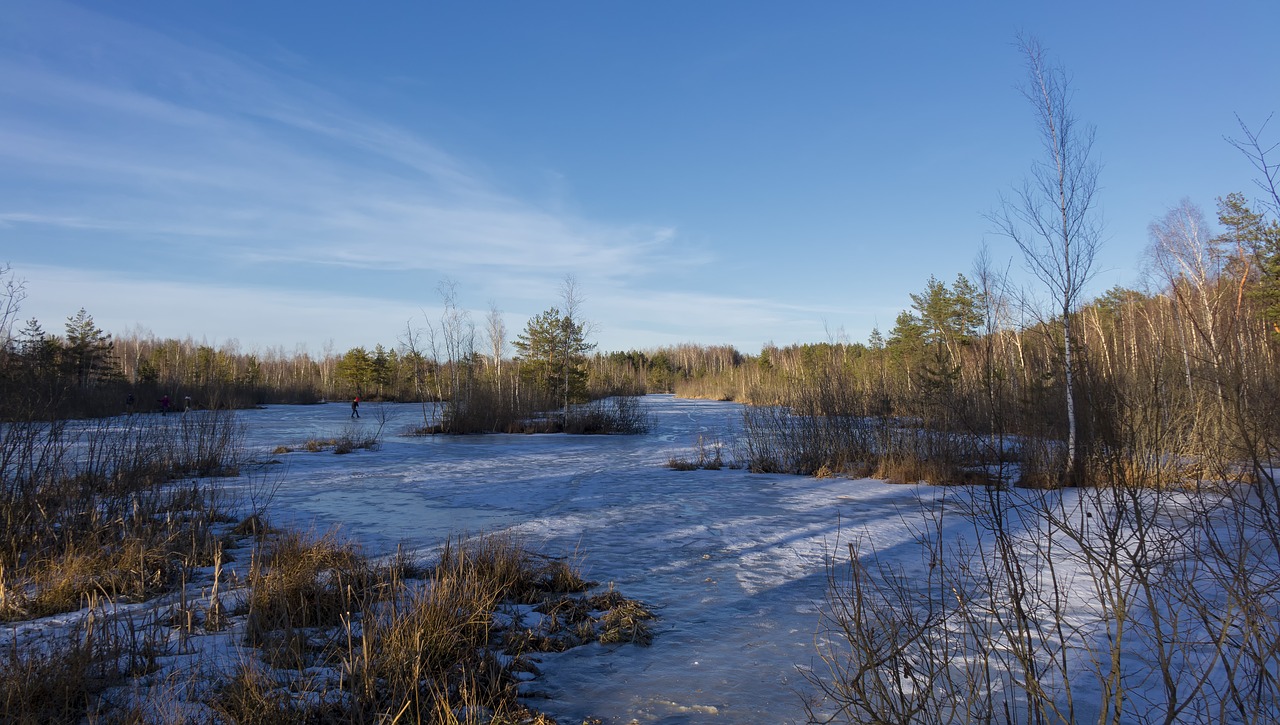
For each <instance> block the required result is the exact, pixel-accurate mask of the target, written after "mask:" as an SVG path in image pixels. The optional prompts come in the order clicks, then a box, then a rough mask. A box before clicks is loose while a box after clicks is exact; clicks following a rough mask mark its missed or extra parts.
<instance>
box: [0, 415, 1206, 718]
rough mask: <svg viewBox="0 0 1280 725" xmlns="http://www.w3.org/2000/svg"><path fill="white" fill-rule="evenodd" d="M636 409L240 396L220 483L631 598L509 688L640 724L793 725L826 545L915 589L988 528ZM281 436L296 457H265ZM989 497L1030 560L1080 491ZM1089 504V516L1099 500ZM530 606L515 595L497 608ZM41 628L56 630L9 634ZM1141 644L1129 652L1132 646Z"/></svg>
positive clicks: (386, 549)
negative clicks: (231, 472)
mask: <svg viewBox="0 0 1280 725" xmlns="http://www.w3.org/2000/svg"><path fill="white" fill-rule="evenodd" d="M642 404H643V406H644V408H645V410H646V411H647V412H648V414H649V415H650V416H651V418H652V421H653V427H652V430H651V432H650V433H648V434H646V435H641V436H564V435H485V436H461V437H457V436H426V437H417V436H408V435H402V434H401V433H402V432H403V431H405V430H407V429H408V428H409V427H411V426H412V425H414V424H415V423H420V422H421V419H422V410H421V408H420V407H419V406H417V405H390V404H388V405H378V404H366V405H363V406H362V413H363V414H364V416H365V417H364V418H363V419H361V420H360V421H358V422H353V421H351V420H350V418H349V414H350V408H349V406H348V405H347V404H345V403H333V404H324V405H316V406H280V407H271V408H265V409H258V410H251V411H244V412H242V413H240V416H241V420H242V421H243V423H244V424H245V430H246V433H245V435H246V444H247V445H248V446H249V448H250V452H249V453H250V456H249V457H250V458H252V459H255V460H258V461H272V463H270V464H267V465H261V466H246V467H245V469H244V470H245V471H246V473H245V475H244V476H243V477H242V478H239V479H234V480H231V481H230V483H229V484H227V485H228V486H229V488H230V489H231V493H232V494H233V495H238V496H239V497H240V498H241V499H242V500H245V501H248V500H253V501H254V503H255V504H256V505H262V504H267V505H268V517H269V518H270V519H271V521H272V522H273V523H274V524H277V525H280V524H284V525H293V526H296V527H301V528H303V529H313V530H315V531H318V532H324V531H327V530H329V529H331V528H334V527H337V528H340V530H341V532H342V533H343V534H344V535H345V536H347V537H350V538H354V539H356V540H358V541H360V542H361V543H362V544H363V545H364V547H365V549H366V552H367V553H370V554H374V555H379V554H391V553H394V552H395V551H396V550H397V547H399V546H402V545H403V546H404V547H406V548H407V549H410V550H418V551H420V552H421V553H423V554H429V553H430V551H431V550H432V549H433V548H434V547H436V546H437V545H439V544H440V543H441V542H443V541H444V540H445V539H446V537H448V536H450V535H451V534H459V533H466V534H474V533H480V532H491V531H511V532H515V533H517V534H519V535H521V536H523V537H524V538H525V539H526V540H527V541H528V542H529V543H531V544H532V545H534V546H535V547H536V548H538V549H539V550H541V551H543V552H544V553H547V554H550V555H555V556H564V557H567V558H569V559H571V560H574V561H575V562H577V563H578V564H579V565H580V566H581V567H582V569H583V573H584V575H585V576H586V577H587V578H589V579H593V580H596V581H598V582H600V583H601V585H602V586H606V585H609V584H612V585H613V586H616V588H617V589H618V590H620V591H621V592H622V593H623V594H624V595H626V596H628V597H632V598H636V599H639V600H641V601H642V602H644V603H645V604H646V605H647V606H649V607H650V608H651V609H652V610H653V611H654V612H655V613H656V614H657V615H658V617H659V619H658V620H657V622H656V623H655V627H654V634H655V637H654V639H653V643H652V645H651V646H650V647H638V646H635V645H600V644H592V645H587V646H584V647H579V648H576V649H572V650H569V651H567V652H563V653H555V654H543V655H539V656H538V658H537V667H538V670H539V671H540V674H539V675H538V676H536V677H533V678H531V679H528V680H527V681H525V682H522V684H521V691H522V692H523V693H525V694H526V695H528V696H529V697H530V700H529V703H530V705H531V706H532V707H534V708H536V709H538V710H541V711H543V712H546V713H547V714H548V715H550V716H552V717H554V718H556V719H558V720H559V721H560V722H562V723H566V724H572V723H577V722H581V721H582V719H583V718H585V717H588V716H591V717H599V718H601V719H603V720H604V722H606V723H633V722H634V723H640V724H642V725H644V724H648V723H702V722H734V723H738V722H752V723H795V722H804V721H805V711H804V707H803V701H804V699H805V698H806V697H811V696H813V695H815V694H816V693H815V691H814V687H813V685H811V684H810V682H809V681H808V680H806V679H805V676H804V675H805V672H806V671H807V670H808V669H809V668H813V669H814V670H816V671H818V672H823V671H825V665H824V664H823V663H822V662H821V661H820V660H819V659H818V648H817V645H818V644H820V643H822V642H823V641H824V637H823V628H822V627H823V625H822V622H821V613H822V610H823V607H824V597H825V595H826V590H827V583H828V573H827V559H828V557H829V556H831V555H832V554H833V553H834V554H843V553H844V552H843V551H842V548H843V545H844V542H848V541H859V542H863V543H864V544H866V545H867V546H869V547H872V548H874V551H875V554H876V558H877V559H878V560H879V561H880V562H882V563H886V564H888V565H889V566H891V567H893V569H894V570H896V571H899V572H901V573H902V574H903V575H904V576H906V577H918V578H919V579H920V580H921V581H922V582H923V581H926V580H928V578H929V576H930V572H931V568H930V562H929V560H928V553H927V552H925V551H924V550H923V547H922V546H921V544H920V542H919V540H918V538H917V537H918V534H919V532H921V531H925V530H928V529H930V528H931V527H934V526H936V527H938V529H939V534H938V536H939V537H940V540H942V541H945V542H947V543H948V546H950V547H951V550H952V551H953V552H954V551H959V550H960V549H962V548H964V547H968V550H969V551H973V550H974V547H976V546H979V545H984V546H985V545H989V544H990V532H989V531H985V530H983V528H982V526H981V524H980V523H975V522H973V521H972V520H970V519H967V518H966V517H965V516H963V515H958V514H962V513H963V512H964V511H965V510H966V509H969V508H971V507H973V506H978V505H982V504H983V503H984V500H983V496H985V494H984V493H983V489H978V488H960V487H957V488H947V487H930V486H916V485H892V484H887V483H884V482H881V481H876V480H870V479H864V480H849V479H843V478H825V479H817V478H809V477H800V476H783V475H761V474H751V473H748V472H746V471H744V470H733V469H724V470H718V471H707V470H698V471H675V470H672V469H670V468H668V467H667V465H666V464H667V461H668V460H669V459H670V458H671V457H673V456H681V457H689V456H690V454H691V452H692V449H693V448H694V447H695V446H696V445H697V444H698V442H699V438H700V437H702V438H703V439H704V440H719V441H723V442H724V443H725V445H726V447H727V448H729V449H730V450H732V448H733V443H734V441H735V440H736V439H737V437H738V436H739V435H740V428H741V416H742V407H741V406H740V405H737V404H733V403H720V402H706V401H687V400H677V399H675V398H672V397H670V396H648V397H646V398H644V399H643V403H642ZM353 425H354V426H356V429H355V431H352V430H351V426H353ZM379 425H382V426H383V433H384V441H383V445H382V446H381V448H380V449H378V450H375V451H367V450H357V451H355V452H353V453H350V454H345V455H336V454H334V453H333V452H332V451H324V452H319V453H312V452H305V451H302V450H300V446H301V444H302V443H304V442H305V441H306V440H308V439H309V438H322V439H327V438H333V437H336V436H340V435H342V434H343V433H344V432H356V433H357V437H359V436H361V435H364V434H368V433H372V432H373V431H375V430H377V429H378V426H379ZM279 446H288V447H290V448H293V449H294V450H295V451H296V452H292V453H282V454H277V453H274V452H273V451H274V450H275V449H277V447H279ZM1005 495H1007V496H1009V497H1010V498H1009V500H1008V504H1009V506H1010V509H1009V511H1010V512H1011V530H1012V531H1015V532H1016V533H1017V535H1018V536H1020V537H1022V540H1023V541H1024V542H1029V543H1027V546H1029V547H1031V548H1029V549H1028V552H1029V554H1028V555H1029V556H1031V557H1033V558H1034V556H1036V555H1037V554H1038V553H1039V554H1042V553H1044V552H1043V551H1039V552H1037V550H1036V549H1035V548H1034V547H1035V543H1034V542H1041V541H1044V540H1045V528H1044V527H1045V526H1046V523H1045V513H1046V512H1048V513H1051V514H1052V515H1055V516H1061V517H1073V518H1074V519H1077V520H1083V519H1081V518H1080V517H1081V516H1082V515H1084V513H1085V509H1086V507H1087V505H1088V504H1086V502H1085V501H1084V499H1082V498H1081V497H1080V496H1079V494H1078V492H1074V491H1065V492H1030V491H1009V492H1007V493H1006V494H1005ZM1174 503H1175V504H1176V502H1174ZM1094 511H1095V512H1096V513H1097V514H1098V517H1099V518H1098V520H1101V518H1102V517H1103V516H1104V511H1103V510H1102V509H1094ZM1165 511H1176V505H1174V506H1171V507H1169V508H1166V509H1165ZM1024 514H1025V516H1023V515H1024ZM938 517H941V518H938ZM1055 546H1056V547H1058V548H1057V549H1055V552H1056V553H1055V555H1054V560H1055V567H1056V575H1057V576H1059V577H1061V579H1060V581H1061V582H1062V583H1063V586H1064V589H1065V591H1064V594H1065V596H1066V597H1067V599H1068V600H1070V606H1069V607H1068V608H1067V611H1066V612H1065V613H1064V614H1065V616H1066V618H1067V622H1068V624H1072V625H1075V626H1078V627H1080V629H1079V630H1077V631H1078V632H1080V635H1081V637H1082V638H1089V637H1092V638H1094V639H1095V641H1101V640H1104V639H1105V638H1106V636H1107V632H1106V628H1105V626H1100V623H1103V622H1105V621H1106V614H1105V612H1103V611H1102V610H1101V606H1102V605H1101V604H1100V603H1099V601H1098V597H1097V593H1096V592H1095V591H1094V589H1093V587H1094V583H1093V579H1092V577H1091V574H1090V572H1089V571H1087V570H1088V566H1087V564H1086V563H1084V562H1082V561H1081V560H1080V559H1079V557H1078V555H1077V554H1076V553H1075V552H1072V551H1070V550H1069V549H1070V547H1067V548H1065V549H1064V548H1062V546H1061V543H1058V544H1055ZM153 606H154V607H160V606H161V605H160V604H155V605H153ZM538 616H540V615H537V613H536V612H532V611H531V610H528V608H513V609H511V610H510V611H509V613H508V614H506V615H501V616H500V620H501V619H502V618H503V617H523V618H526V619H529V620H532V619H533V618H536V617H538ZM62 619H63V620H66V621H70V620H71V619H72V617H70V616H68V617H63V618H62ZM59 621H61V620H59ZM43 626H54V625H53V624H49V623H48V622H46V623H45V624H40V623H29V624H23V625H19V627H18V628H17V630H22V631H26V630H27V629H30V628H32V627H35V628H40V627H43ZM17 630H11V632H13V631H17ZM0 634H3V633H0ZM1130 636H1141V633H1140V632H1139V633H1138V634H1131V635H1130ZM3 640H4V637H3V636H0V643H2V642H3ZM189 643H190V644H189V647H188V649H187V650H185V651H182V652H179V653H177V654H176V655H175V656H174V658H173V659H174V665H175V666H176V665H177V664H179V663H178V660H182V659H188V660H189V659H193V658H195V659H203V660H205V661H207V662H210V663H216V662H217V661H218V660H220V659H225V658H226V657H229V656H234V655H232V654H231V652H232V651H233V649H232V648H231V647H230V646H229V642H228V637H227V636H226V635H210V636H207V637H192V638H190V640H189ZM996 646H997V647H999V646H1000V644H999V643H996ZM1071 647H1072V649H1073V652H1072V653H1071V654H1070V657H1071V659H1072V660H1073V661H1074V660H1078V661H1079V668H1080V669H1081V670H1082V671H1087V670H1089V669H1091V668H1092V667H1093V666H1094V665H1093V663H1092V662H1090V661H1089V659H1088V658H1089V657H1091V656H1093V655H1095V654H1097V653H1098V651H1099V650H1098V649H1096V647H1097V645H1096V642H1095V644H1090V643H1088V642H1085V641H1083V640H1082V641H1080V642H1073V643H1072V645H1071ZM1141 649H1142V647H1141V646H1138V647H1136V648H1135V649H1134V650H1132V651H1130V652H1129V653H1128V654H1126V657H1130V658H1132V657H1137V658H1142V657H1144V656H1145V655H1144V654H1143V653H1142V652H1141ZM1186 655H1187V656H1199V654H1198V653H1196V652H1192V651H1187V652H1186ZM1131 661H1134V662H1136V660H1131ZM1140 669H1141V671H1143V672H1149V670H1147V669H1146V668H1140ZM1192 669H1195V668H1194V667H1193V668H1192ZM157 677H158V678H161V679H162V677H163V673H161V674H160V675H158V676H157ZM1156 679H1157V678H1156V677H1152V678H1151V680H1150V681H1149V682H1145V683H1130V686H1131V687H1132V688H1133V689H1132V691H1131V694H1132V695H1134V698H1133V700H1132V701H1133V702H1137V703H1141V702H1142V701H1143V700H1144V698H1146V697H1147V694H1148V693H1144V692H1143V691H1144V690H1154V689H1156V688H1158V684H1159V683H1157V682H1156V681H1155V680H1156ZM1072 687H1073V689H1074V690H1075V692H1076V695H1077V698H1078V700H1079V701H1080V702H1081V703H1084V702H1092V703H1098V702H1100V701H1101V699H1102V698H1101V693H1100V691H1098V688H1097V683H1096V679H1091V678H1090V677H1087V676H1086V677H1081V678H1080V680H1079V681H1076V682H1073V683H1072ZM1151 700H1152V701H1153V702H1157V703H1158V702H1159V698H1158V697H1156V696H1152V697H1151ZM1136 706H1137V707H1141V705H1136ZM1093 707H1094V708H1096V704H1095V705H1094V706H1093ZM1075 714H1076V716H1077V719H1078V720H1079V721H1090V720H1096V719H1097V718H1098V717H1099V715H1100V713H1099V712H1098V711H1097V710H1096V709H1091V708H1089V707H1085V706H1083V705H1082V707H1080V708H1079V709H1077V711H1076V713H1075Z"/></svg>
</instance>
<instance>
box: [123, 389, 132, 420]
mask: <svg viewBox="0 0 1280 725" xmlns="http://www.w3.org/2000/svg"><path fill="white" fill-rule="evenodd" d="M133 403H134V398H133V393H129V394H128V395H126V396H124V412H125V413H126V414H130V415H132V414H133Z"/></svg>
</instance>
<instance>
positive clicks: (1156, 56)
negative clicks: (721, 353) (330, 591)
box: [0, 0, 1280, 352]
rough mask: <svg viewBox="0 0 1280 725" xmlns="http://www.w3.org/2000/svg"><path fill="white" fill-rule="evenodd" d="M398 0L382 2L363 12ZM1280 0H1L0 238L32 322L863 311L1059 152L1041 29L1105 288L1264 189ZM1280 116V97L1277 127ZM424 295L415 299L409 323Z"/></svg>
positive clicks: (726, 320) (916, 281)
mask: <svg viewBox="0 0 1280 725" xmlns="http://www.w3.org/2000/svg"><path fill="white" fill-rule="evenodd" d="M369 6H372V7H369ZM1278 27H1280V3H1274V2H1240V1H1235V2H1232V1H1228V2H1220V3H1212V4H1211V3H1190V2H1162V3H1137V2H1134V3H1114V2H1077V3H1043V2H1003V3H996V2H973V3H956V2H938V3H870V2H806V3H780V2H750V1H745V0H739V1H734V2H729V1H727V0H725V1H706V2H684V1H681V2H676V1H661V0H660V1H656V2H644V3H621V2H599V1H595V2H543V3H533V2H489V3H470V2H468V3H463V2H452V3H390V2H387V3H366V4H353V3H337V2H306V3H301V2H272V3H261V2H238V1H223V2H212V1H208V2H181V3H175V2H172V0H130V1H129V2H115V3H101V2H100V3H92V4H90V3H84V4H73V3H65V2H59V1H58V0H0V263H3V262H8V263H9V264H11V265H12V266H13V268H14V271H15V272H16V274H17V275H18V276H19V277H22V278H24V279H25V280H26V282H27V291H28V298H27V300H26V301H25V302H24V305H23V310H22V313H23V317H24V318H29V317H36V318H38V319H40V320H41V321H42V322H43V323H44V326H45V327H46V329H49V330H53V331H60V330H61V327H62V322H63V321H64V319H65V318H66V317H67V316H69V315H71V314H73V313H74V312H75V311H76V310H77V309H78V308H80V307H85V308H86V309H87V310H88V311H89V312H90V313H91V314H93V315H94V317H95V319H96V320H97V322H98V323H99V325H101V326H102V327H104V328H105V329H107V330H108V331H111V332H116V333H121V332H128V331H131V330H138V329H144V330H147V331H150V332H153V333H154V334H156V335H159V336H162V337H185V336H188V335H190V336H193V337H195V338H196V339H197V340H199V339H204V340H206V341H208V342H211V343H217V344H221V343H225V342H227V341H228V340H230V339H236V340H238V341H239V342H240V344H241V346H242V347H243V348H246V349H251V348H255V347H258V348H264V347H268V346H277V345H282V346H284V347H285V348H286V349H287V350H292V349H294V348H295V346H296V345H298V344H305V345H306V346H307V347H308V349H309V350H311V351H312V352H319V351H321V350H322V349H323V348H324V347H325V345H326V344H331V345H332V346H333V347H334V348H335V349H337V350H345V349H346V348H348V347H351V346H355V345H365V346H372V345H373V344H375V343H379V342H381V343H383V344H388V345H392V344H395V342H396V339H397V336H398V335H400V333H401V332H402V331H403V330H404V328H405V325H406V322H407V321H409V320H410V319H411V318H415V317H417V318H420V316H421V315H422V314H423V313H425V314H427V315H436V314H438V309H439V295H438V293H437V287H438V286H439V284H440V282H441V281H442V280H444V279H451V280H454V281H455V282H456V283H457V291H458V301H459V302H460V303H461V304H462V305H463V306H465V307H468V308H470V309H472V310H474V311H475V313H474V314H475V317H476V319H477V322H478V323H479V322H482V321H483V316H484V314H485V312H486V311H487V310H488V308H489V306H490V304H494V305H496V306H497V307H498V308H499V309H501V310H503V312H504V313H505V317H506V320H507V324H508V327H509V329H510V331H511V334H512V335H513V336H514V334H515V332H516V331H518V330H519V329H520V328H521V327H523V325H524V322H525V321H526V320H527V319H528V318H529V317H530V316H532V315H534V314H536V313H537V312H539V311H541V310H543V309H545V308H547V307H549V306H551V305H554V304H557V302H558V289H559V287H560V285H561V282H562V280H563V279H564V277H565V276H566V275H570V274H571V275H574V276H575V277H576V279H577V281H578V285H579V288H580V290H581V292H582V293H583V296H584V300H585V301H584V304H583V312H584V313H585V315H586V317H588V318H590V319H591V320H592V321H593V322H594V323H595V329H596V339H597V341H598V342H599V344H600V346H601V348H602V349H606V350H609V349H626V348H646V347H652V346H657V345H663V344H672V343H679V342H688V341H692V342H700V343H706V344H722V343H729V344H734V345H737V346H738V347H739V348H740V349H742V350H744V351H746V352H755V351H757V350H759V348H760V346H761V344H762V343H764V342H767V341H773V342H776V343H777V344H788V343H792V342H797V341H818V340H823V339H826V338H827V336H828V334H829V333H835V332H836V331H838V330H843V331H844V332H845V333H847V334H848V336H849V337H850V338H852V339H854V340H864V339H865V338H866V336H867V334H868V333H869V332H870V331H871V328H872V326H873V325H876V324H879V326H880V327H881V329H882V330H886V331H887V330H888V329H889V328H890V327H892V325H893V319H894V317H895V316H896V314H897V312H898V311H899V310H902V309H904V308H906V307H907V306H908V305H909V304H910V299H909V297H908V295H909V294H910V293H911V292H918V291H920V290H922V289H923V288H924V285H925V281H926V280H927V279H928V278H929V276H930V275H936V276H937V277H939V278H942V279H945V280H950V279H953V278H954V277H955V275H956V274H957V273H959V272H968V271H969V270H970V268H971V266H972V262H973V259H974V257H975V255H976V254H977V252H978V251H979V249H980V248H981V247H982V245H983V244H986V245H987V246H988V247H989V248H990V252H991V255H992V256H993V257H994V258H995V259H996V260H997V261H999V262H1001V263H1004V262H1008V261H1010V260H1012V264H1013V270H1014V272H1015V273H1019V274H1020V271H1019V270H1020V269H1021V261H1020V259H1019V258H1018V257H1017V256H1016V255H1017V250H1016V248H1015V247H1014V246H1013V245H1012V243H1011V242H1009V241H1007V240H1005V239H1003V238H1001V237H999V236H997V235H996V234H994V233H993V231H994V228H993V225H992V224H991V223H990V222H989V221H987V219H986V217H985V215H986V214H987V213H989V212H990V211H991V210H992V209H993V208H994V207H995V206H996V205H997V204H998V202H999V199H1000V195H1001V193H1002V192H1005V193H1007V192H1008V191H1009V189H1010V188H1011V187H1012V186H1013V185H1014V184H1015V183H1017V182H1019V180H1020V179H1021V178H1022V177H1023V175H1024V174H1025V173H1026V172H1027V170H1028V169H1029V166H1030V164H1031V162H1032V161H1033V160H1034V159H1035V158H1036V155H1037V153H1038V150H1039V149H1038V141H1037V139H1036V136H1035V130H1036V129H1035V127H1034V123H1033V119H1032V116H1031V109H1030V108H1029V107H1028V106H1027V105H1026V102H1025V101H1024V100H1023V99H1022V98H1021V97H1020V96H1019V94H1018V92H1017V90H1016V86H1017V84H1018V83H1019V82H1020V81H1021V80H1022V77H1023V66H1022V58H1021V57H1020V55H1019V53H1018V51H1017V48H1016V47H1015V36H1016V34H1017V33H1018V32H1019V31H1022V32H1026V33H1030V34H1033V35H1035V36H1037V37H1038V38H1039V39H1040V40H1041V42H1042V43H1043V44H1044V45H1045V46H1046V47H1047V49H1048V50H1049V52H1050V54H1051V55H1052V56H1053V57H1054V58H1056V59H1057V60H1059V61H1061V62H1062V63H1063V64H1064V65H1065V66H1066V67H1067V68H1068V69H1069V71H1070V73H1071V75H1072V79H1073V83H1074V87H1075V92H1076V95H1075V98H1074V108H1075V111H1076V113H1077V115H1078V116H1079V117H1080V118H1081V119H1082V120H1083V121H1085V122H1088V123H1091V124H1093V125H1095V126H1096V127H1097V142H1096V145H1095V152H1096V155H1097V158H1098V160H1099V161H1100V162H1101V163H1102V165H1103V169H1102V176H1101V186H1102V189H1101V193H1100V197H1099V201H1100V211H1101V214H1102V217H1103V219H1104V222H1105V240H1106V241H1105V246H1104V248H1103V252H1102V254H1101V255H1100V257H1099V260H1098V267H1099V270H1100V271H1099V274H1098V276H1097V279H1096V281H1095V284H1094V289H1093V290H1092V292H1093V293H1100V292H1101V291H1103V290H1105V289H1106V288H1108V287H1110V286H1111V285H1113V284H1126V285H1131V286H1138V285H1140V284H1142V282H1141V267H1142V264H1143V261H1142V260H1143V255H1144V250H1145V248H1146V246H1147V244H1148V238H1147V231H1146V229H1147V225H1148V224H1149V223H1150V222H1151V221H1152V220H1154V219H1156V218H1157V217H1160V216H1162V215H1163V214H1164V213H1165V212H1166V211H1167V210H1168V209H1169V208H1170V207H1172V206H1173V205H1174V204H1176V203H1177V202H1178V201H1179V200H1180V199H1181V198H1183V197H1189V198H1190V199H1192V200H1193V201H1195V202H1196V203H1198V204H1200V205H1202V206H1203V207H1204V208H1205V210H1206V212H1208V213H1209V214H1208V215H1209V216H1210V218H1212V211H1213V209H1214V203H1215V201H1214V200H1215V198H1216V197H1217V196H1221V195H1225V194H1227V193H1229V192H1232V191H1237V190H1242V191H1246V192H1247V191H1250V189H1251V186H1250V179H1251V178H1252V170H1251V168H1250V167H1249V165H1248V163H1247V162H1246V160H1245V159H1243V158H1242V157H1241V156H1240V155H1239V154H1238V153H1237V152H1236V151H1234V150H1233V149H1232V148H1231V147H1230V146H1229V145H1228V144H1227V143H1226V142H1225V141H1224V139H1223V137H1224V136H1228V135H1233V134H1237V133H1238V129H1237V127H1236V120H1235V114H1239V116H1240V117H1241V118H1243V119H1244V120H1245V121H1246V122H1249V123H1251V124H1253V125H1255V126H1256V125H1259V124H1261V123H1262V121H1263V120H1265V119H1266V118H1267V116H1268V115H1269V114H1270V113H1272V112H1274V111H1280V73H1277V72H1276V69H1277V67H1280V62H1278V61H1277V58H1276V56H1275V52H1274V33H1275V29H1276V28H1278ZM1268 130H1269V131H1270V134H1269V137H1270V138H1271V139H1273V140H1280V119H1277V120H1276V121H1273V123H1272V125H1271V126H1269V127H1268ZM415 324H417V323H415Z"/></svg>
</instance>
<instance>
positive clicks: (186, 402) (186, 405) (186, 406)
mask: <svg viewBox="0 0 1280 725" xmlns="http://www.w3.org/2000/svg"><path fill="white" fill-rule="evenodd" d="M188 410H191V396H190V395H188V396H186V397H185V398H183V399H182V412H183V413H185V412H187V411H188Z"/></svg>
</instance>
